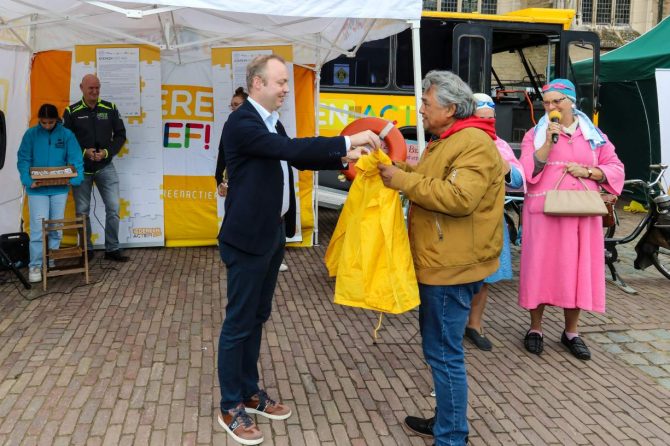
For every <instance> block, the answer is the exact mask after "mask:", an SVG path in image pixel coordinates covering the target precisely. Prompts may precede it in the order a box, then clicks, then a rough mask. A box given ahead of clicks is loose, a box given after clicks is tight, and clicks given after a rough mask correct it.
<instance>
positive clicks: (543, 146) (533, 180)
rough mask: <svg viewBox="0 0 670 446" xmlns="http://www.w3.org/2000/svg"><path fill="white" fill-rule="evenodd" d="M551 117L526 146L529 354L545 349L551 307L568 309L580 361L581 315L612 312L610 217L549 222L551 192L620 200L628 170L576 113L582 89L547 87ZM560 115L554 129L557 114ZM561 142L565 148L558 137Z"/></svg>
mask: <svg viewBox="0 0 670 446" xmlns="http://www.w3.org/2000/svg"><path fill="white" fill-rule="evenodd" d="M543 93H544V94H543V103H544V108H545V111H546V112H547V113H546V114H545V116H543V117H542V118H541V119H540V121H539V122H538V124H537V126H535V127H534V128H533V129H531V130H529V131H528V132H527V133H526V135H525V137H524V139H523V142H522V143H521V164H522V165H523V169H524V172H525V173H526V184H527V193H526V198H525V202H524V207H523V238H522V245H521V273H520V276H521V282H520V286H519V304H520V305H521V306H522V307H524V308H527V309H528V310H530V329H529V330H528V332H527V333H526V336H525V339H524V346H525V347H526V350H528V351H529V352H530V353H534V354H537V355H539V354H540V353H542V351H543V349H544V337H543V333H542V314H543V313H544V307H545V305H553V306H557V307H561V308H563V313H564V317H565V330H564V331H563V334H562V335H561V343H562V344H563V345H565V346H566V348H567V349H568V350H569V351H570V352H571V353H572V354H573V355H574V356H575V357H577V358H579V359H582V360H587V359H590V358H591V352H590V351H589V349H588V347H587V346H586V344H585V343H584V341H583V339H582V338H581V337H580V336H579V332H578V328H577V327H578V324H579V315H580V312H581V310H586V311H595V312H598V313H602V312H604V311H605V263H604V240H603V230H602V217H599V216H595V217H557V216H549V215H544V213H543V209H544V200H545V195H546V192H547V191H548V190H550V189H554V188H555V186H556V184H557V182H558V181H559V179H560V178H561V175H563V173H564V172H567V174H566V176H565V178H564V179H563V181H562V182H561V184H560V186H559V189H582V188H583V186H582V185H581V183H580V181H579V180H578V178H581V179H582V180H583V181H584V182H585V183H586V186H587V187H588V188H589V189H592V190H598V189H599V188H600V187H602V188H604V189H605V190H607V191H608V192H610V193H612V194H615V195H619V194H620V193H621V189H622V187H623V181H624V168H623V164H622V163H621V161H620V160H619V158H618V157H617V156H616V153H615V151H614V146H613V145H612V143H610V142H609V140H608V139H607V137H606V136H605V135H604V134H603V133H602V132H601V131H600V130H599V129H597V128H596V127H595V126H594V125H593V123H592V122H591V120H590V119H589V118H588V116H586V115H585V114H584V113H582V112H580V111H579V110H577V109H576V108H575V105H574V104H575V102H576V99H577V98H576V94H575V86H574V85H573V84H572V82H570V81H569V80H567V79H555V80H554V81H552V82H550V83H549V84H547V85H545V86H544V87H543ZM553 111H558V112H560V115H561V118H560V120H559V122H550V121H549V118H548V115H549V113H550V112H553ZM554 135H557V142H553V141H552V137H554Z"/></svg>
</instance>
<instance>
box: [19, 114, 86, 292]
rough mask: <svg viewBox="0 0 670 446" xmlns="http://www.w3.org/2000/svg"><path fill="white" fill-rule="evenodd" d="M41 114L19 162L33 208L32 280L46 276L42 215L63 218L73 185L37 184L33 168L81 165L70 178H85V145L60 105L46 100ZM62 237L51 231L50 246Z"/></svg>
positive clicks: (75, 181) (26, 137)
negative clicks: (70, 127)
mask: <svg viewBox="0 0 670 446" xmlns="http://www.w3.org/2000/svg"><path fill="white" fill-rule="evenodd" d="M37 118H38V121H39V124H37V125H36V126H34V127H31V128H29V129H28V130H27V131H26V133H25V134H24V135H23V139H22V140H21V146H20V147H19V153H18V155H17V158H18V161H17V163H16V164H17V167H18V169H19V174H20V175H21V183H23V185H24V186H25V187H26V194H27V195H28V205H29V208H30V263H29V265H28V267H29V270H28V280H29V281H30V282H39V281H40V280H42V272H41V269H42V249H43V247H42V219H45V220H50V219H61V218H63V216H64V215H65V203H66V202H67V194H68V190H69V186H42V187H37V185H36V184H35V181H34V180H33V179H32V178H31V177H30V168H31V167H60V166H66V165H72V166H74V167H75V169H77V176H76V177H74V178H71V179H70V184H71V185H73V186H78V185H79V184H81V182H82V180H83V179H84V162H83V156H82V151H81V147H80V146H79V143H78V142H77V138H75V136H74V133H72V132H71V131H70V130H68V129H66V128H65V127H63V125H62V124H61V121H60V117H59V116H58V109H57V108H56V106H54V105H52V104H42V106H41V107H40V109H39V111H38V113H37ZM61 237H62V232H61V231H51V232H49V249H58V247H59V246H60V240H61Z"/></svg>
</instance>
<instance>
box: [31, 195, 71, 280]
mask: <svg viewBox="0 0 670 446" xmlns="http://www.w3.org/2000/svg"><path fill="white" fill-rule="evenodd" d="M66 202H67V194H57V195H28V206H29V208H30V263H29V264H28V266H29V267H41V266H42V249H43V246H42V220H60V219H62V218H63V217H64V216H65V203H66ZM62 238H63V231H49V237H48V243H49V249H58V247H59V246H60V241H61V239H62Z"/></svg>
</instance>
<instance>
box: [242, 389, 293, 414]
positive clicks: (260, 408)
mask: <svg viewBox="0 0 670 446" xmlns="http://www.w3.org/2000/svg"><path fill="white" fill-rule="evenodd" d="M244 407H245V408H246V409H247V413H255V414H258V415H260V416H263V417H265V418H270V419H271V420H285V419H287V418H288V417H290V416H291V408H290V407H288V406H287V405H285V404H282V403H278V402H277V401H275V400H273V399H272V398H270V397H269V396H268V394H267V393H266V392H265V390H259V391H258V393H257V394H256V395H254V396H252V397H251V399H250V400H249V401H245V402H244Z"/></svg>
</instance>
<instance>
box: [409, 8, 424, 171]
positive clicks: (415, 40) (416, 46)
mask: <svg viewBox="0 0 670 446" xmlns="http://www.w3.org/2000/svg"><path fill="white" fill-rule="evenodd" d="M408 23H409V24H410V25H412V55H413V56H414V67H413V68H414V100H415V106H416V139H417V144H418V145H419V158H421V154H423V150H424V149H425V148H426V136H425V133H424V130H423V121H422V120H421V115H420V114H419V110H420V109H421V95H422V93H423V92H422V90H421V41H420V39H421V37H420V33H419V31H420V30H421V20H408Z"/></svg>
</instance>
